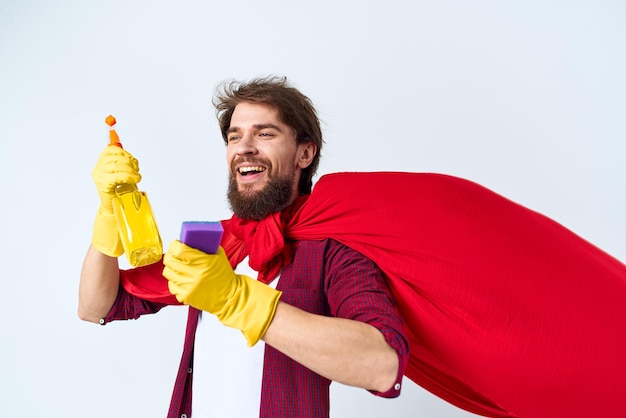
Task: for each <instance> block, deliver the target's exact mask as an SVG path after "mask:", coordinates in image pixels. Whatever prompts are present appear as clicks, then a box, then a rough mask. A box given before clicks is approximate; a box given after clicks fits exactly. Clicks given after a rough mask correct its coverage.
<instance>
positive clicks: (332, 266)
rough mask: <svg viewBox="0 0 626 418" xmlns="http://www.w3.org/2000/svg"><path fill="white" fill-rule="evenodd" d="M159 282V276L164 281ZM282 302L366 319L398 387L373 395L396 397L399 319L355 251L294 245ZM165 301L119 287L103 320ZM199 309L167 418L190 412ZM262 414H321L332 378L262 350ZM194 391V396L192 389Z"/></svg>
mask: <svg viewBox="0 0 626 418" xmlns="http://www.w3.org/2000/svg"><path fill="white" fill-rule="evenodd" d="M162 268H163V267H162V265H161V263H157V264H153V265H151V266H146V267H140V268H135V269H132V270H123V271H121V274H127V275H132V274H151V275H161V271H162ZM164 280H165V279H164ZM277 288H278V289H279V290H281V291H282V292H283V294H282V296H281V300H282V301H283V302H286V303H289V304H290V305H293V306H296V307H298V308H300V309H303V310H305V311H308V312H312V313H315V314H320V315H326V316H334V317H341V318H348V319H353V320H357V321H361V322H365V323H368V324H370V325H372V326H374V327H376V328H377V329H378V330H380V331H381V332H382V334H383V335H384V337H385V339H386V341H387V342H388V343H389V345H390V346H391V347H393V348H394V349H395V350H396V352H397V353H398V359H399V368H398V375H397V378H396V384H394V386H393V387H392V388H391V389H390V390H389V391H388V392H385V393H378V392H373V393H374V394H375V395H377V396H383V397H389V398H391V397H396V396H398V395H399V394H400V388H401V381H402V376H403V375H404V370H405V367H406V363H407V361H408V354H409V348H408V343H407V338H406V335H405V330H404V323H403V321H402V319H401V317H400V314H399V313H398V311H397V309H396V307H395V303H394V301H393V298H392V296H391V294H390V293H389V290H388V289H387V286H386V285H385V281H384V277H383V275H382V273H381V272H380V270H379V269H378V268H377V267H376V265H375V264H374V263H373V262H371V261H370V260H369V259H367V258H365V257H364V256H363V255H361V254H360V253H358V252H356V251H354V250H352V249H350V248H348V247H346V246H344V245H342V244H340V243H338V242H336V241H333V240H324V241H302V242H299V243H297V244H296V248H295V255H294V258H293V261H292V262H291V264H289V265H287V266H286V267H284V268H283V270H282V272H281V278H280V281H279V283H278V287H277ZM164 306H166V305H165V304H160V303H152V302H148V301H145V300H143V299H140V298H137V297H135V296H133V295H131V294H129V293H127V292H126V291H125V290H124V289H123V288H122V287H120V291H119V293H118V296H117V299H116V301H115V304H114V305H113V307H112V308H111V311H110V312H109V314H108V315H107V317H106V318H105V319H104V321H103V323H107V322H110V321H113V320H120V319H136V318H138V317H140V316H141V315H144V314H150V313H155V312H158V311H159V310H160V309H161V308H163V307H164ZM198 313H199V311H198V310H196V309H194V308H189V317H188V321H187V331H186V333H185V345H184V349H183V355H182V359H181V363H180V367H179V371H178V375H177V377H176V382H175V385H174V391H173V394H172V400H171V404H170V410H169V413H168V418H180V417H187V418H190V417H191V404H192V378H193V354H194V353H193V343H194V338H195V331H196V325H197V322H198ZM262 385H263V386H262V390H261V410H260V414H259V416H260V417H327V416H328V415H329V409H330V406H329V405H330V402H329V386H330V380H328V379H326V378H324V377H322V376H320V375H318V374H316V373H314V372H312V371H311V370H309V369H307V368H306V367H304V366H302V365H300V364H299V363H297V362H295V361H293V360H291V359H290V358H288V357H287V356H285V355H283V354H282V353H280V352H279V351H277V350H275V349H273V348H272V347H270V346H266V347H265V358H264V369H263V384H262ZM196 395H198V394H196Z"/></svg>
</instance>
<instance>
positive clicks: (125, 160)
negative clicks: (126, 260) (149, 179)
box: [91, 145, 141, 257]
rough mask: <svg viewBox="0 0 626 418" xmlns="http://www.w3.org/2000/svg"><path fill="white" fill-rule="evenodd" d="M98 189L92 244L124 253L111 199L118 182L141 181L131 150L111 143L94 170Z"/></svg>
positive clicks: (110, 252) (113, 254)
mask: <svg viewBox="0 0 626 418" xmlns="http://www.w3.org/2000/svg"><path fill="white" fill-rule="evenodd" d="M91 176H92V177H93V180H94V182H95V184H96V188H97V189H98V195H99V196H100V207H99V208H98V213H97V214H96V219H95V221H94V227H93V234H92V237H91V244H92V245H93V246H94V248H95V249H97V250H98V251H100V252H101V253H103V254H106V255H108V256H111V257H119V256H120V255H122V254H123V253H124V249H123V248H122V242H121V240H120V237H119V234H118V228H117V222H116V220H115V216H114V214H113V203H112V200H113V199H114V198H115V186H116V185H118V184H123V183H135V184H136V183H138V182H139V181H141V175H140V174H139V162H138V161H137V159H136V158H134V157H133V156H132V155H131V154H130V153H129V152H128V151H126V150H124V149H122V148H121V147H118V146H115V145H108V146H107V147H106V148H105V149H104V151H102V154H100V158H99V159H98V162H97V163H96V166H95V167H94V169H93V170H92V172H91Z"/></svg>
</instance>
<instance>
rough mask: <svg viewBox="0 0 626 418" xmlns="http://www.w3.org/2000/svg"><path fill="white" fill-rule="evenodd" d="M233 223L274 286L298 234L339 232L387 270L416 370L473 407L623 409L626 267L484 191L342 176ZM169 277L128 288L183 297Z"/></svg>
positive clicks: (419, 178)
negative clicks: (263, 214)
mask: <svg viewBox="0 0 626 418" xmlns="http://www.w3.org/2000/svg"><path fill="white" fill-rule="evenodd" d="M223 224H224V227H225V234H224V238H223V239H222V245H223V246H224V248H225V249H226V252H227V253H228V254H229V257H231V261H232V262H233V264H236V263H237V262H238V261H239V260H240V259H241V258H242V257H243V256H245V255H246V254H248V253H249V255H250V262H251V265H252V267H256V268H257V269H258V270H260V271H261V272H262V274H261V277H260V279H263V277H265V276H271V274H272V272H274V271H277V270H278V269H280V267H281V266H282V265H284V264H285V263H287V262H289V261H290V254H291V253H290V245H289V243H290V241H291V240H307V239H311V240H317V239H325V238H332V239H335V240H337V241H340V242H342V243H344V244H345V245H347V246H349V247H351V248H353V249H355V250H357V251H359V252H361V253H362V254H364V255H365V256H367V257H369V258H370V259H372V260H373V261H374V262H376V264H378V266H379V267H380V268H381V270H382V271H383V272H384V273H385V275H386V276H387V278H388V283H389V286H390V288H391V290H392V292H393V294H394V296H395V298H396V301H397V304H398V308H399V310H400V312H401V314H402V316H403V318H404V320H405V322H406V324H407V333H408V335H409V342H410V346H411V356H410V359H409V365H408V367H407V370H406V373H405V374H406V376H407V377H408V378H410V379H411V380H413V381H414V382H416V383H417V384H419V385H420V386H422V387H424V388H425V389H427V390H429V391H431V392H433V393H434V394H436V395H438V396H439V397H441V398H443V399H445V400H447V401H448V402H450V403H452V404H454V405H457V406H458V407H460V408H462V409H465V410H468V411H470V412H474V413H477V414H481V415H486V416H494V417H504V416H518V417H523V418H533V417H550V418H554V417H591V416H602V417H611V416H622V414H623V411H624V409H625V407H624V402H623V401H622V399H623V398H624V397H625V395H626V355H625V354H626V326H625V325H624V320H625V319H626V266H625V265H624V264H622V263H621V262H620V261H618V260H616V259H615V258H613V257H611V256H610V255H608V254H607V253H605V252H603V251H602V250H600V249H598V248H597V247H595V246H593V245H592V244H590V243H589V242H587V241H585V240H584V239H582V238H581V237H579V236H577V235H575V234H574V233H572V232H571V231H569V230H568V229H566V228H564V227H563V226H561V225H559V224H558V223H556V222H554V221H553V220H551V219H549V218H547V217H545V216H543V215H541V214H539V213H537V212H534V211H531V210H529V209H527V208H525V207H523V206H520V205H518V204H516V203H514V202H512V201H510V200H508V199H506V198H504V197H502V196H500V195H498V194H496V193H494V192H492V191H490V190H488V189H486V188H484V187H482V186H480V185H478V184H476V183H472V182H470V181H467V180H463V179H460V178H456V177H451V176H445V175H439V174H420V173H338V174H331V175H326V176H323V177H322V178H321V179H320V180H319V181H318V183H317V185H316V186H315V189H314V190H313V193H312V194H311V195H310V196H308V197H307V198H303V199H301V200H300V201H299V202H298V203H297V204H296V205H295V206H294V207H293V208H291V210H290V211H286V212H285V213H283V214H275V215H274V216H270V217H268V218H266V219H265V220H263V221H261V222H251V221H244V220H240V219H237V218H233V219H231V220H229V221H224V222H223ZM283 237H284V239H283ZM264 275H265V276H264ZM157 276H158V275H155V277H154V280H153V281H151V282H150V283H130V282H124V283H123V285H124V287H125V288H126V289H127V290H129V291H130V292H131V293H134V294H137V295H139V296H141V297H144V298H146V299H149V300H160V301H165V300H167V301H169V302H172V303H175V302H176V301H175V299H173V297H172V296H171V295H169V293H168V292H167V284H166V282H165V279H163V278H161V277H157Z"/></svg>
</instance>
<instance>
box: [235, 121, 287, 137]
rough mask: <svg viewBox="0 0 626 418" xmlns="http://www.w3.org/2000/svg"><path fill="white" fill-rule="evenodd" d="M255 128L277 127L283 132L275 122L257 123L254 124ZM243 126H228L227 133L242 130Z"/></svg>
mask: <svg viewBox="0 0 626 418" xmlns="http://www.w3.org/2000/svg"><path fill="white" fill-rule="evenodd" d="M252 127H253V128H255V129H257V130H260V129H276V130H277V131H278V132H282V130H281V129H280V128H279V127H278V126H277V125H274V124H273V123H257V124H254V125H252ZM240 130H241V128H238V127H236V126H231V127H230V128H228V129H227V130H226V133H227V134H229V133H231V132H237V131H240Z"/></svg>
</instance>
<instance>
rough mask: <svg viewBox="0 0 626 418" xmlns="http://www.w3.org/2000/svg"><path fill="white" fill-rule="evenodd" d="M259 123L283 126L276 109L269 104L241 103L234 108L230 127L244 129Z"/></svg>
mask: <svg viewBox="0 0 626 418" xmlns="http://www.w3.org/2000/svg"><path fill="white" fill-rule="evenodd" d="M261 123H272V124H281V125H284V122H283V121H282V120H281V118H280V115H279V113H278V109H277V108H276V107H275V106H273V105H271V104H269V103H251V102H243V103H239V104H238V105H237V106H235V110H234V111H233V116H232V117H231V119H230V127H231V128H233V127H245V126H248V125H255V124H261Z"/></svg>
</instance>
